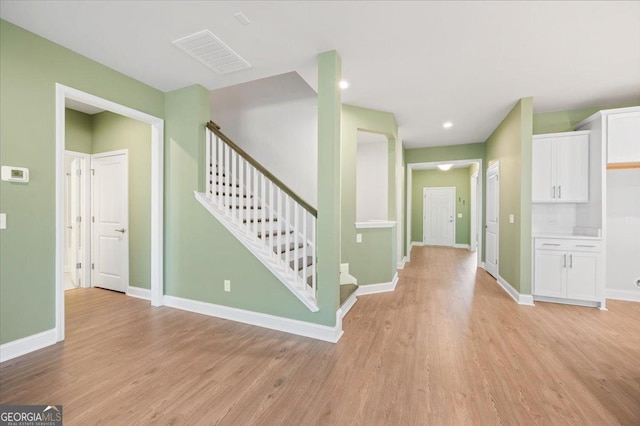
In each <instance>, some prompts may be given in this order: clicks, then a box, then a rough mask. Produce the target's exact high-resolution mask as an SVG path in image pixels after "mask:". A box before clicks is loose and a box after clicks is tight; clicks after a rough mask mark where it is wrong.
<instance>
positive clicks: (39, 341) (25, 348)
mask: <svg viewBox="0 0 640 426" xmlns="http://www.w3.org/2000/svg"><path fill="white" fill-rule="evenodd" d="M57 335H58V333H57V332H56V329H55V328H52V329H51V330H47V331H43V332H41V333H37V334H33V335H31V336H27V337H23V338H22V339H18V340H14V341H13V342H7V343H5V344H3V345H1V346H0V362H5V361H9V360H10V359H13V358H16V357H19V356H22V355H26V354H28V353H30V352H33V351H37V350H38V349H42V348H46V347H47V346H51V345H55V344H56V338H57Z"/></svg>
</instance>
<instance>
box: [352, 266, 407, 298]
mask: <svg viewBox="0 0 640 426" xmlns="http://www.w3.org/2000/svg"><path fill="white" fill-rule="evenodd" d="M397 284H398V273H397V272H396V274H395V275H394V276H393V280H391V281H390V282H388V283H379V284H364V285H360V286H359V287H358V290H356V295H357V296H363V295H365V294H376V293H387V292H390V291H394V290H395V289H396V285H397Z"/></svg>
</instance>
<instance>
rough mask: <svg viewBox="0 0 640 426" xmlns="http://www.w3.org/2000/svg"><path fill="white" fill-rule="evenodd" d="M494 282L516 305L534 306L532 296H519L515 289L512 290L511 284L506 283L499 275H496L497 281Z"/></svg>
mask: <svg viewBox="0 0 640 426" xmlns="http://www.w3.org/2000/svg"><path fill="white" fill-rule="evenodd" d="M496 282H497V283H498V284H500V287H502V289H503V290H504V291H506V292H507V294H508V295H509V296H511V298H512V299H513V300H515V301H516V303H517V304H518V305H526V306H535V305H534V303H533V296H532V295H530V294H520V293H519V292H518V291H517V290H516V289H515V288H513V286H512V285H511V284H509V283H508V282H507V280H505V279H504V278H502V277H501V276H500V275H498V279H497V280H496Z"/></svg>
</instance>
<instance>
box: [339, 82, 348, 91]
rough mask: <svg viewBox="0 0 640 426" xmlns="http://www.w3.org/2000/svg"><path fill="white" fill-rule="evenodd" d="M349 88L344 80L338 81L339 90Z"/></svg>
mask: <svg viewBox="0 0 640 426" xmlns="http://www.w3.org/2000/svg"><path fill="white" fill-rule="evenodd" d="M348 87H349V82H348V81H346V80H340V88H341V89H346V88H348Z"/></svg>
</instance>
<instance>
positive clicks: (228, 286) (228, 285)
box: [224, 280, 231, 291]
mask: <svg viewBox="0 0 640 426" xmlns="http://www.w3.org/2000/svg"><path fill="white" fill-rule="evenodd" d="M224 291H231V280H224Z"/></svg>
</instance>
